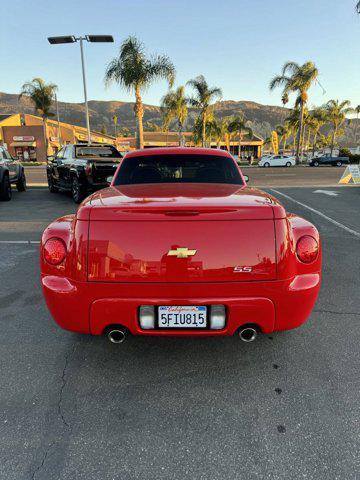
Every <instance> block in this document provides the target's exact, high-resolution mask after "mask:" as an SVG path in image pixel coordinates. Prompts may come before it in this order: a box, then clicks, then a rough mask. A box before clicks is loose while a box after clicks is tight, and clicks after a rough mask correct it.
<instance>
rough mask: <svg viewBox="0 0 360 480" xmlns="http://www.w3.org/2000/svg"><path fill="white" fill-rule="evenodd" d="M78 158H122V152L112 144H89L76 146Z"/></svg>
mask: <svg viewBox="0 0 360 480" xmlns="http://www.w3.org/2000/svg"><path fill="white" fill-rule="evenodd" d="M75 156H76V158H114V157H115V158H121V155H120V153H119V152H118V151H117V150H116V148H115V147H112V146H106V147H105V146H104V147H98V146H96V147H95V146H94V147H91V146H88V145H84V146H81V147H75Z"/></svg>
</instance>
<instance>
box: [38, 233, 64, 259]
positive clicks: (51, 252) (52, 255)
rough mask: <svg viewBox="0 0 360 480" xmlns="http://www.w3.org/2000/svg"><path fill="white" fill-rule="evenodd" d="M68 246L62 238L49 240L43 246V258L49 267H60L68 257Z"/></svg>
mask: <svg viewBox="0 0 360 480" xmlns="http://www.w3.org/2000/svg"><path fill="white" fill-rule="evenodd" d="M66 253H67V252H66V245H65V243H64V241H63V240H61V238H55V237H53V238H49V239H48V240H47V241H46V243H45V245H44V246H43V256H44V259H45V261H46V262H47V263H48V264H49V265H53V266H57V265H60V264H61V263H62V262H63V261H64V260H65V257H66Z"/></svg>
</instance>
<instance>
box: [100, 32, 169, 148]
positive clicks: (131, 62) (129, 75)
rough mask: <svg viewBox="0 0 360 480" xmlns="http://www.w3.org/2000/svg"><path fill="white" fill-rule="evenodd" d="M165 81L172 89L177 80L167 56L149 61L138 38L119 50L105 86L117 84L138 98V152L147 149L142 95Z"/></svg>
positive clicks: (155, 57) (154, 57) (131, 39)
mask: <svg viewBox="0 0 360 480" xmlns="http://www.w3.org/2000/svg"><path fill="white" fill-rule="evenodd" d="M158 79H165V80H167V82H168V84H169V86H170V87H172V85H173V83H174V80H175V67H174V65H173V64H172V62H171V61H170V59H169V58H168V57H167V56H166V55H156V56H151V57H147V56H146V54H145V46H144V44H143V43H142V42H140V40H138V39H137V38H136V37H128V38H127V39H126V40H124V42H123V43H122V44H121V46H120V51H119V55H118V56H117V57H115V58H114V59H113V60H111V62H110V63H109V64H108V66H107V68H106V72H105V83H106V84H110V83H111V82H116V83H117V84H118V85H120V87H122V88H124V89H125V90H127V91H129V92H133V93H134V94H135V106H134V112H135V115H136V121H137V122H136V123H137V138H136V143H137V148H143V147H144V132H143V117H144V105H143V102H142V98H141V95H142V92H143V90H144V89H146V88H148V87H149V86H150V85H151V84H152V83H153V82H154V81H155V80H158Z"/></svg>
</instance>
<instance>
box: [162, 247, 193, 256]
mask: <svg viewBox="0 0 360 480" xmlns="http://www.w3.org/2000/svg"><path fill="white" fill-rule="evenodd" d="M195 253H196V250H189V249H188V248H180V247H179V248H177V249H176V250H169V251H168V256H169V257H177V258H188V257H193V256H194V255H195Z"/></svg>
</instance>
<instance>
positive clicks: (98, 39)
mask: <svg viewBox="0 0 360 480" xmlns="http://www.w3.org/2000/svg"><path fill="white" fill-rule="evenodd" d="M84 40H85V41H86V42H93V43H109V42H113V41H114V39H113V37H112V35H85V36H84V37H75V36H74V35H67V36H62V37H48V41H49V43H50V44H51V45H59V44H61V43H76V42H79V43H80V54H81V68H82V77H83V86H84V100H85V116H86V129H87V137H88V138H87V141H88V145H90V144H91V133H90V120H89V107H88V101H87V90H86V75H85V61H84V48H83V42H84Z"/></svg>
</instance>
